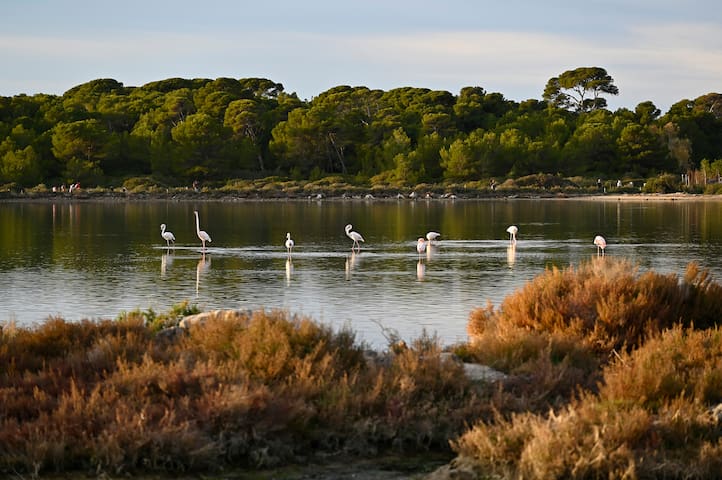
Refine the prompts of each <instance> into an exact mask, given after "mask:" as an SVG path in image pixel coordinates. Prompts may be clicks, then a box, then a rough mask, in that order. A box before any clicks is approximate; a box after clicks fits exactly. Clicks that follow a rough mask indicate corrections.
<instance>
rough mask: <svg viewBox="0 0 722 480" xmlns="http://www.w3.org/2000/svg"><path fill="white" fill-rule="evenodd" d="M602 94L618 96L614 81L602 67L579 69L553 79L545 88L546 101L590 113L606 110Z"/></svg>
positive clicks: (568, 71) (560, 106)
mask: <svg viewBox="0 0 722 480" xmlns="http://www.w3.org/2000/svg"><path fill="white" fill-rule="evenodd" d="M602 94H607V95H618V94H619V89H618V88H617V86H616V85H614V79H612V77H611V76H610V75H609V74H607V71H606V70H605V69H603V68H601V67H579V68H575V69H574V70H567V71H566V72H564V73H562V74H561V75H559V76H558V77H552V78H550V79H549V81H548V82H547V84H546V88H544V100H546V101H547V102H549V103H550V104H551V105H554V106H556V107H559V108H564V109H573V110H576V111H577V112H588V111H590V110H596V109H599V108H606V106H607V100H606V99H605V98H604V97H602V96H601V95H602Z"/></svg>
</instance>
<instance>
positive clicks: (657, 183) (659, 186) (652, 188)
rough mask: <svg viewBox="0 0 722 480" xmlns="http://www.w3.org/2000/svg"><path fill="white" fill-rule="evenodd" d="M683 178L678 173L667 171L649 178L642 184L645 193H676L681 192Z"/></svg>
mask: <svg viewBox="0 0 722 480" xmlns="http://www.w3.org/2000/svg"><path fill="white" fill-rule="evenodd" d="M681 186H682V180H681V179H680V177H679V176H678V175H672V174H671V173H665V174H663V175H659V176H657V177H653V178H649V179H647V181H646V182H645V183H644V186H642V192H644V193H674V192H679V191H680V189H681Z"/></svg>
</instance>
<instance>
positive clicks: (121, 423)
mask: <svg viewBox="0 0 722 480" xmlns="http://www.w3.org/2000/svg"><path fill="white" fill-rule="evenodd" d="M142 317H143V316H142V315H141V314H139V313H136V314H129V315H125V316H123V317H122V320H121V321H115V322H113V321H99V322H90V321H84V322H79V323H70V322H65V321H64V320H62V319H60V318H53V319H50V320H48V321H47V322H46V323H44V324H43V325H40V326H39V327H37V328H34V329H23V328H17V327H15V328H6V329H4V330H3V331H2V333H0V445H2V448H0V473H9V472H16V473H17V474H29V475H31V476H32V475H38V474H42V473H48V472H67V471H83V472H105V473H109V474H113V475H119V474H128V473H131V472H138V471H144V472H151V471H156V472H183V471H197V470H200V471H214V470H217V469H220V468H224V467H226V466H247V467H253V468H256V467H267V466H273V465H278V464H281V463H287V462H293V461H308V459H309V458H313V456H314V455H316V456H317V455H328V454H348V455H362V456H367V455H374V454H376V453H379V452H383V451H389V450H395V451H399V452H412V451H413V452H418V451H427V450H445V449H446V450H447V451H448V448H449V445H448V439H449V438H452V437H455V436H457V435H459V434H460V433H461V432H462V431H463V429H464V425H465V422H466V421H467V420H469V419H475V418H478V417H479V416H480V415H481V414H482V412H483V410H484V409H485V408H487V407H486V406H485V405H486V404H485V402H480V401H479V399H478V396H477V393H476V392H477V390H476V389H475V388H473V387H472V385H470V383H469V381H468V380H467V379H466V377H465V376H464V375H463V373H462V372H461V370H460V368H461V367H460V366H459V365H458V364H456V363H454V362H452V361H449V360H442V359H441V358H440V356H439V346H438V342H437V341H436V340H435V339H430V338H422V339H419V340H418V341H416V342H414V343H412V344H411V347H410V348H408V349H407V350H405V351H403V352H401V353H399V354H398V355H390V356H389V357H388V358H383V359H382V360H383V361H382V362H367V361H366V359H365V352H364V347H363V345H359V344H357V343H356V341H355V338H354V335H353V334H352V333H351V332H348V331H340V332H334V331H332V330H331V329H330V328H327V327H325V326H322V325H319V324H317V323H315V322H313V321H311V320H309V319H307V318H302V317H296V316H292V315H289V314H288V313H286V312H281V311H273V312H266V311H258V312H253V313H251V314H238V313H234V314H232V315H229V314H219V315H216V316H215V318H209V319H208V320H207V321H206V322H205V323H204V325H202V326H200V325H199V326H194V327H192V328H191V329H190V330H189V332H188V333H187V335H185V336H183V337H181V338H180V339H179V340H177V341H167V340H161V339H160V338H161V337H156V336H155V333H154V331H153V330H152V329H151V328H148V327H147V326H145V325H144V319H143V318H142Z"/></svg>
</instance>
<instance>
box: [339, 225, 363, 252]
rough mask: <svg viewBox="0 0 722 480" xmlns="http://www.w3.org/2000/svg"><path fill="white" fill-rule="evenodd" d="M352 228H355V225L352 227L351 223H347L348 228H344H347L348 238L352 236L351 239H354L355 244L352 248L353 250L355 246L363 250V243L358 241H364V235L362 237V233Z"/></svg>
mask: <svg viewBox="0 0 722 480" xmlns="http://www.w3.org/2000/svg"><path fill="white" fill-rule="evenodd" d="M352 228H353V227H352V226H351V224H350V223H349V224H348V225H346V228H345V229H344V230H346V236H347V237H348V238H350V239H351V240H353V245H352V246H351V250H353V249H354V248H356V249H357V250H358V251H359V252H360V251H361V244H359V243H358V242H363V241H364V237H362V236H361V234H360V233H358V232H354V231H352V230H351V229H352Z"/></svg>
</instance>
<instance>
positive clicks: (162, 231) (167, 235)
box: [160, 223, 175, 248]
mask: <svg viewBox="0 0 722 480" xmlns="http://www.w3.org/2000/svg"><path fill="white" fill-rule="evenodd" d="M160 236H161V237H163V239H164V240H165V243H166V244H167V245H168V248H170V242H173V243H175V235H173V234H172V233H171V232H166V230H165V223H161V224H160Z"/></svg>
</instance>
